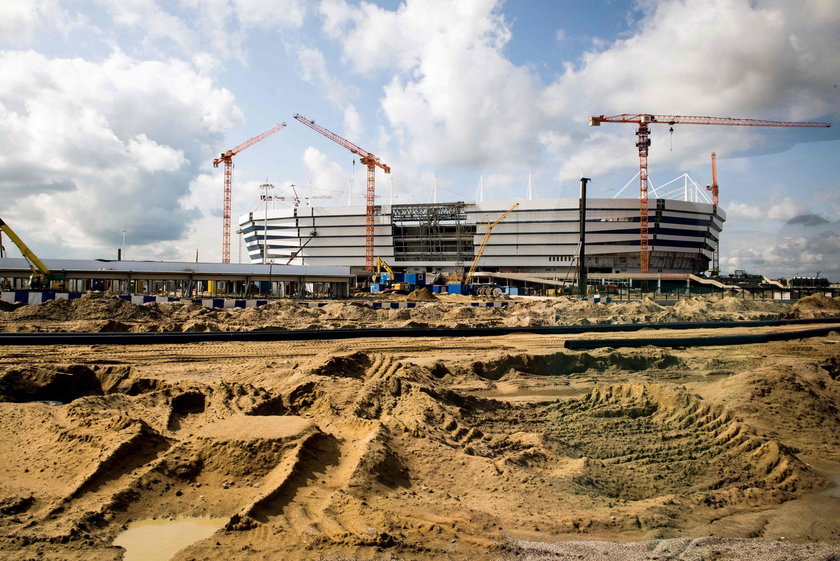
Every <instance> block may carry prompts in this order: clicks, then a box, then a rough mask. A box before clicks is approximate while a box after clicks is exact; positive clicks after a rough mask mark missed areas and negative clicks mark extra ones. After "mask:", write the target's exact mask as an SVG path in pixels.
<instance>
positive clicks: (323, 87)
mask: <svg viewBox="0 0 840 561" xmlns="http://www.w3.org/2000/svg"><path fill="white" fill-rule="evenodd" d="M297 58H298V63H299V64H300V69H301V76H302V77H303V79H304V80H306V81H307V82H309V83H310V84H312V85H313V86H316V87H317V88H318V89H319V90H320V91H321V92H322V93H323V95H324V97H326V98H327V99H329V100H330V101H331V102H332V103H334V104H336V105H342V104H343V103H344V102H346V101H347V100H349V99H352V98H354V97H356V96H357V95H358V93H359V92H358V90H357V89H356V88H354V87H351V86H345V85H344V84H342V83H341V82H340V81H339V80H338V79H337V78H335V77H334V76H332V75H331V74H330V73H329V71H328V70H327V60H326V58H325V57H324V54H323V53H322V52H321V51H319V50H318V49H313V48H310V47H299V48H298V49H297Z"/></svg>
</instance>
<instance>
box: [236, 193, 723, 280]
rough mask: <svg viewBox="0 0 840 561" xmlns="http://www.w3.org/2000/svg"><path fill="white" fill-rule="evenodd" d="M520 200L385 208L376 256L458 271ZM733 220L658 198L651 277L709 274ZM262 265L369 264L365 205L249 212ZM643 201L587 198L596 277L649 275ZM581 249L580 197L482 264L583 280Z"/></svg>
mask: <svg viewBox="0 0 840 561" xmlns="http://www.w3.org/2000/svg"><path fill="white" fill-rule="evenodd" d="M513 204H514V201H487V202H454V203H427V204H394V205H382V206H377V207H376V214H375V227H374V255H376V256H378V257H381V258H382V259H383V260H385V261H386V262H387V263H388V264H390V265H391V266H392V267H394V268H395V269H397V270H404V271H406V272H448V271H452V270H456V269H459V268H463V267H467V268H469V266H470V265H471V264H472V262H473V260H474V258H475V255H476V252H477V251H478V249H479V247H480V245H481V241H482V238H483V237H484V233H485V232H486V230H487V224H488V221H489V222H493V221H495V220H496V219H497V218H499V217H500V216H501V215H502V214H503V213H504V212H505V211H507V210H508V209H509V208H511V206H513ZM724 221H725V213H724V212H723V210H722V209H721V208H720V207H719V206H716V205H712V204H707V203H699V202H687V201H680V200H674V199H651V200H650V208H649V231H648V234H649V250H650V272H651V273H656V272H659V273H689V274H692V273H693V274H697V273H702V272H704V271H706V270H707V269H708V268H709V263H710V260H711V259H712V255H713V253H714V251H715V249H716V248H717V245H718V240H719V238H720V233H721V230H722V228H723V223H724ZM239 225H240V229H241V233H242V236H243V239H244V242H245V244H246V247H247V253H248V256H249V258H250V260H251V262H252V263H261V262H263V260H264V259H265V261H266V262H274V263H278V264H285V263H287V262H288V263H289V264H292V265H324V266H349V267H350V270H351V273H354V274H358V275H361V274H363V272H364V266H365V207H364V206H361V205H359V206H328V207H327V206H325V207H318V206H299V207H296V208H283V209H276V210H270V209H269V210H266V211H263V212H260V211H255V212H251V213H248V214H245V215H242V216H241V218H240V221H239ZM639 230H640V228H639V201H638V199H629V198H627V199H587V211H586V248H585V260H586V265H587V268H588V270H589V272H590V273H632V272H637V271H638V270H639ZM579 250H580V200H579V199H576V198H567V199H541V200H524V201H519V205H518V206H517V207H516V208H515V209H514V210H513V212H511V214H510V215H509V216H508V217H506V218H505V219H504V220H503V221H502V222H500V223H499V224H498V225H497V226H495V227H494V228H493V230H492V234H491V236H490V238H489V240H488V243H487V246H486V248H485V251H484V254H483V256H482V258H481V262H480V264H479V265H480V270H482V271H487V272H529V273H552V274H553V275H554V276H555V277H556V276H564V275H565V276H571V277H573V276H574V271H575V270H576V267H577V259H578V255H579Z"/></svg>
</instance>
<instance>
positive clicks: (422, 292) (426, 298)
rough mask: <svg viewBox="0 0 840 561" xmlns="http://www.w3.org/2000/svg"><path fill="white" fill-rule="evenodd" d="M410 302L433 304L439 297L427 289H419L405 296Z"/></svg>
mask: <svg viewBox="0 0 840 561" xmlns="http://www.w3.org/2000/svg"><path fill="white" fill-rule="evenodd" d="M405 299H406V300H408V301H409V302H433V301H435V300H437V296H435V295H434V293H432V291H431V290H429V289H428V288H426V287H423V288H418V289H416V290H414V291H412V292H411V293H410V294H407V295H406V296H405Z"/></svg>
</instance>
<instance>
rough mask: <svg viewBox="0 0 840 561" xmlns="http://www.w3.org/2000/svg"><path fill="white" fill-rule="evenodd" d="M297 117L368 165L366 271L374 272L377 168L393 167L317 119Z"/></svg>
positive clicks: (389, 170)
mask: <svg viewBox="0 0 840 561" xmlns="http://www.w3.org/2000/svg"><path fill="white" fill-rule="evenodd" d="M295 119H296V120H298V121H300V122H301V123H303V124H304V125H306V126H307V127H309V128H310V129H312V130H314V131H315V132H318V133H320V134H322V135H324V136H326V137H327V138H329V139H330V140H332V141H333V142H335V143H336V144H339V145H340V146H343V147H344V148H346V149H348V150H350V151H351V152H352V153H354V154H356V155H357V156H359V162H361V163H362V164H364V165H365V166H367V193H366V201H367V205H366V212H365V271H366V272H368V273H372V272H373V231H374V228H373V226H374V201H375V198H376V168H377V167H378V168H381V169H382V170H383V171H384V172H385V173H391V168H390V167H388V166H387V165H386V164H383V163H382V162H381V161H380V160H379V158H378V157H377V156H375V155H374V154H372V153H370V152H368V151H367V150H365V149H363V148H360V147H358V146H357V145H355V144H353V143H352V142H350V141H349V140H347V139H346V138H343V137H341V136H339V135H337V134H335V133H334V132H332V131H331V130H329V129H326V128H324V127H322V126H320V125H317V124H315V121H313V120H311V119H307V118H306V117H304V116H303V115H301V114H300V113H295Z"/></svg>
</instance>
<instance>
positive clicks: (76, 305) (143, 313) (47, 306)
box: [11, 291, 161, 321]
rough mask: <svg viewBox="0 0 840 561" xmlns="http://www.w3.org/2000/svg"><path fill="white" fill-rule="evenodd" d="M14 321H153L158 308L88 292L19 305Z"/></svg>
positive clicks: (13, 313)
mask: <svg viewBox="0 0 840 561" xmlns="http://www.w3.org/2000/svg"><path fill="white" fill-rule="evenodd" d="M11 315H12V317H13V318H14V319H15V320H18V321H20V320H37V319H40V320H44V319H47V320H54V321H73V320H156V319H160V317H161V316H160V312H159V309H157V308H153V307H149V306H145V305H143V306H137V305H135V304H132V303H131V302H127V301H125V300H121V299H120V298H117V297H116V296H112V295H110V294H105V293H102V292H95V291H89V292H86V293H85V294H84V295H83V296H82V297H81V298H79V299H76V300H50V301H48V302H44V303H42V304H38V305H35V306H22V307H20V308H18V309H17V310H15V311H14V312H12V314H11Z"/></svg>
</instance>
